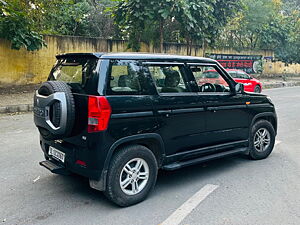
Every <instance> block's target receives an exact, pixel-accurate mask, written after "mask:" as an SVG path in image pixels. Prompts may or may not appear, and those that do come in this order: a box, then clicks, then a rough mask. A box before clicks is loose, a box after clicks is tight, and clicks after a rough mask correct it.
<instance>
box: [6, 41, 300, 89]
mask: <svg viewBox="0 0 300 225" xmlns="http://www.w3.org/2000/svg"><path fill="white" fill-rule="evenodd" d="M44 38H45V42H46V43H47V47H46V48H43V49H41V50H39V51H34V52H28V51H26V50H25V49H21V50H13V49H11V48H10V42H9V41H6V40H3V39H0V86H9V85H19V84H31V83H40V82H43V81H45V79H46V78H47V76H48V74H49V72H50V69H51V67H52V65H53V64H54V62H55V55H56V54H59V53H65V52H124V51H130V49H127V42H126V41H121V40H103V39H97V38H84V37H72V36H45V37H44ZM141 51H142V52H152V53H153V52H158V49H157V48H154V47H153V46H151V45H147V44H145V43H142V45H141ZM186 52H187V46H186V45H185V44H174V43H166V44H164V53H168V54H179V55H186ZM191 52H192V55H194V56H203V55H204V53H222V54H249V55H263V56H273V52H272V51H263V50H262V51H254V52H253V51H242V52H237V51H234V50H232V49H205V50H203V49H202V48H201V47H200V46H193V48H192V51H191ZM265 68H266V69H267V71H268V72H270V73H282V71H284V69H282V67H281V66H280V65H279V64H278V65H277V64H276V65H275V64H274V65H272V66H270V64H265ZM293 69H295V71H297V73H300V72H299V70H300V66H299V65H293V67H290V70H289V71H293Z"/></svg>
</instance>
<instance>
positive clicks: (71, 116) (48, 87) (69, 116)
mask: <svg viewBox="0 0 300 225" xmlns="http://www.w3.org/2000/svg"><path fill="white" fill-rule="evenodd" d="M58 92H60V93H64V95H65V98H64V99H65V102H66V103H65V104H66V107H65V109H63V108H62V105H61V104H62V103H61V102H60V101H55V100H54V101H53V102H51V103H50V105H49V106H47V107H48V112H47V113H49V116H48V120H50V122H51V123H52V125H54V127H59V126H60V125H61V122H62V121H61V120H62V114H64V113H65V115H66V120H65V121H63V122H64V129H63V131H62V132H60V133H59V132H57V130H54V129H51V128H50V127H48V126H39V124H37V123H36V125H37V127H38V129H39V132H40V134H41V136H42V137H43V138H45V139H47V140H53V139H61V138H64V137H68V136H70V135H71V133H72V129H73V126H74V121H75V102H74V97H73V94H72V91H71V89H70V87H69V86H68V85H67V84H66V83H65V82H61V81H47V82H44V83H43V84H42V85H41V87H40V88H39V89H38V91H37V93H36V95H35V100H34V106H35V107H36V106H38V105H39V103H38V102H39V101H38V98H39V96H42V97H43V98H44V97H46V98H47V97H51V95H52V94H54V93H58ZM42 110H45V109H42ZM62 110H64V111H62ZM35 117H36V115H35ZM45 119H46V118H45Z"/></svg>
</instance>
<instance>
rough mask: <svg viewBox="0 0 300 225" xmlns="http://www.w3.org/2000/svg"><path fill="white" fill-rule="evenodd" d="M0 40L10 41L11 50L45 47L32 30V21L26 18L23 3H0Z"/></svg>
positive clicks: (11, 1)
mask: <svg viewBox="0 0 300 225" xmlns="http://www.w3.org/2000/svg"><path fill="white" fill-rule="evenodd" d="M0 6H1V8H0V38H4V39H6V40H9V41H11V47H12V48H13V49H17V50H18V49H20V48H22V47H24V48H26V49H27V50H28V51H34V50H38V49H40V48H41V47H43V46H45V43H44V41H43V38H42V36H41V35H39V34H38V33H37V32H36V31H35V30H34V29H33V25H32V24H33V21H32V20H31V19H30V18H29V17H28V16H27V13H26V12H25V11H24V8H25V7H26V6H27V5H26V2H25V1H22V2H21V1H17V0H9V1H6V2H4V1H0Z"/></svg>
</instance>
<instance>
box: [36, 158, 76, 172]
mask: <svg viewBox="0 0 300 225" xmlns="http://www.w3.org/2000/svg"><path fill="white" fill-rule="evenodd" d="M40 165H41V166H43V167H45V168H46V169H48V170H50V171H51V172H52V173H55V174H60V175H69V174H70V172H69V171H68V170H67V169H66V168H65V167H64V166H62V165H59V164H57V163H56V162H55V161H52V160H46V161H42V162H40Z"/></svg>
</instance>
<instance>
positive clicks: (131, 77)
mask: <svg viewBox="0 0 300 225" xmlns="http://www.w3.org/2000/svg"><path fill="white" fill-rule="evenodd" d="M108 77H109V86H108V94H112V95H120V94H121V95H136V94H138V95H143V94H146V90H145V87H144V85H143V84H144V80H145V78H144V74H143V73H142V68H141V66H140V63H139V62H138V61H134V60H113V61H111V64H110V74H109V76H108Z"/></svg>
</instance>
